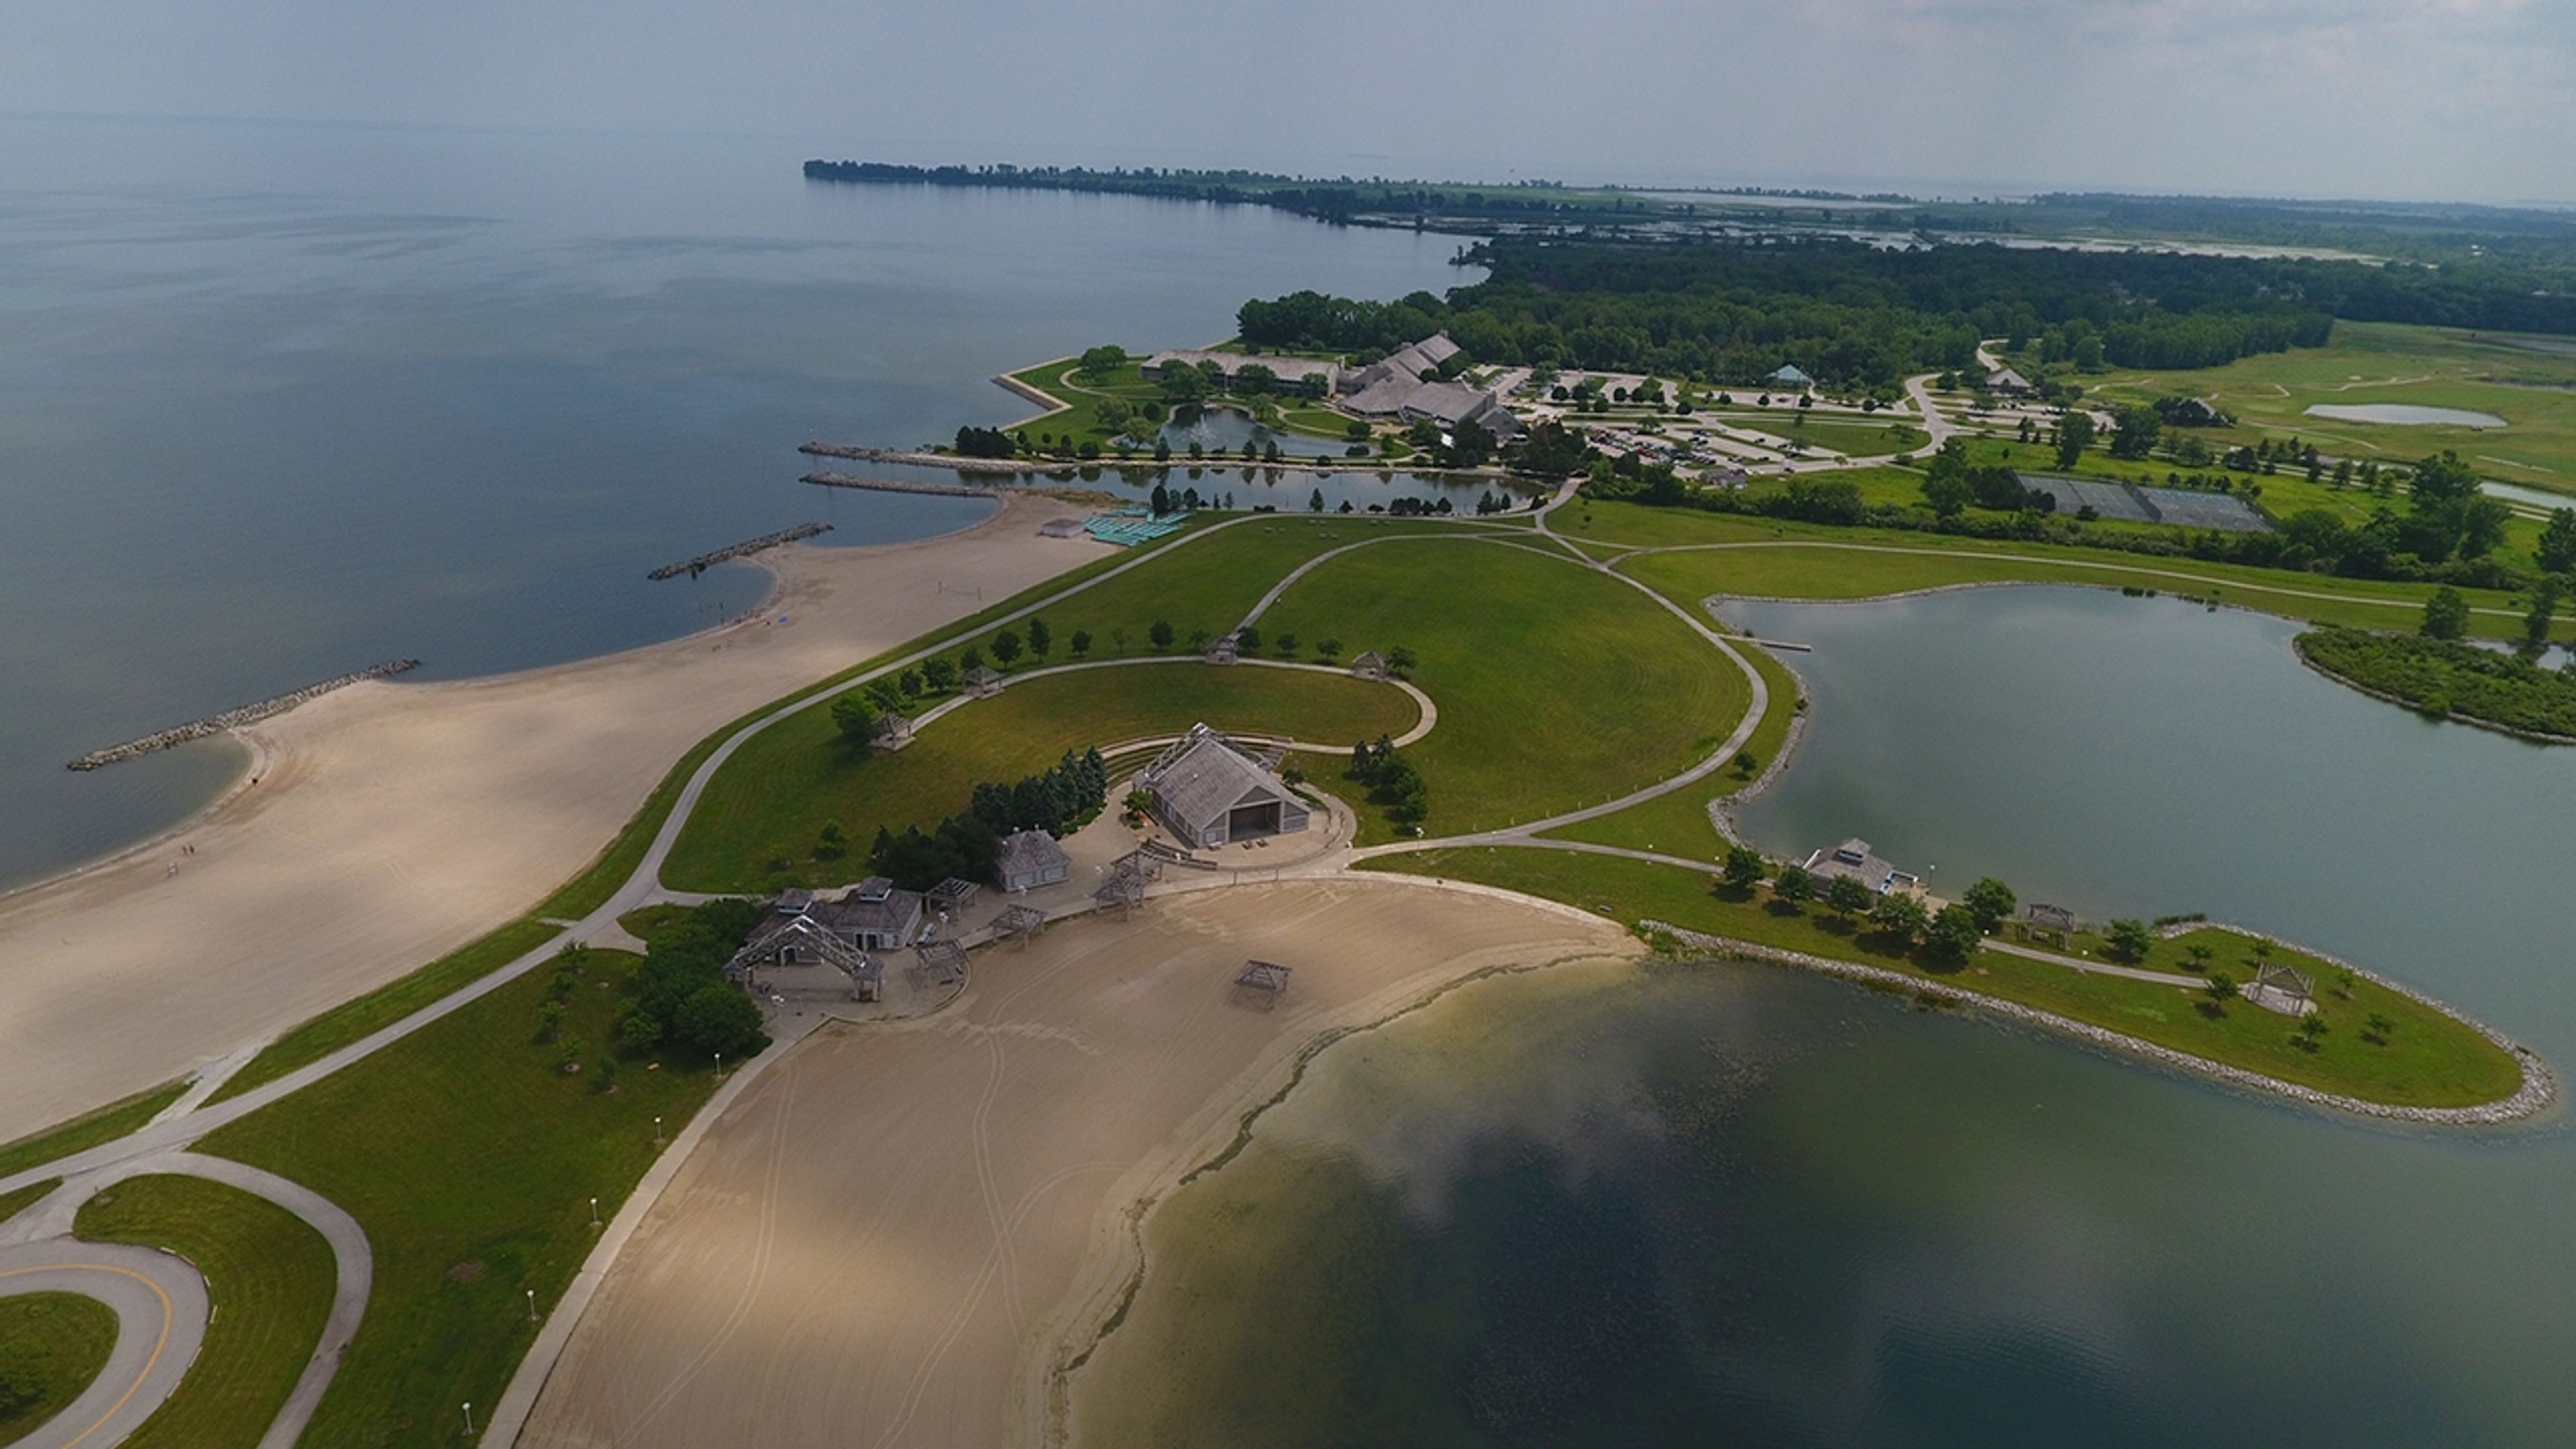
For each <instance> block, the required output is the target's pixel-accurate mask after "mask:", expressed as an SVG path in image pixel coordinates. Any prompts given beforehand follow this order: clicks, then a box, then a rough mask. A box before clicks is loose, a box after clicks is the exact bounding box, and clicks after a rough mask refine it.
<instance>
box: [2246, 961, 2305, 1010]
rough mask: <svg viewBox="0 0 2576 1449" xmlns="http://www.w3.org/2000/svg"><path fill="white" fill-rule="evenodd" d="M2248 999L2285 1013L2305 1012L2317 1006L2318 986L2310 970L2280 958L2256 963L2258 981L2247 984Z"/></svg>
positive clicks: (2255, 969)
mask: <svg viewBox="0 0 2576 1449" xmlns="http://www.w3.org/2000/svg"><path fill="white" fill-rule="evenodd" d="M2245 999H2246V1000H2248V1001H2250V1002H2253V1003H2254V1004H2255V1005H2256V1006H2259V1007H2261V1008H2263V1009H2264V1010H2265V1011H2277V1012H2279V1013H2281V1014H2282V1015H2283V1016H2305V1015H2307V1014H2308V1013H2309V1012H2311V1011H2314V1010H2316V1009H2317V1000H2316V986H2315V983H2313V982H2311V981H2309V980H2308V973H2306V972H2304V971H2302V970H2300V969H2299V968H2298V967H2296V966H2284V965H2282V964H2281V963H2280V962H2278V961H2264V962H2259V963H2257V964H2256V966H2255V967H2254V984H2253V985H2251V986H2248V987H2246V988H2245Z"/></svg>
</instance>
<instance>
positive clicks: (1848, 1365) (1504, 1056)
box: [1082, 589, 2576, 1446]
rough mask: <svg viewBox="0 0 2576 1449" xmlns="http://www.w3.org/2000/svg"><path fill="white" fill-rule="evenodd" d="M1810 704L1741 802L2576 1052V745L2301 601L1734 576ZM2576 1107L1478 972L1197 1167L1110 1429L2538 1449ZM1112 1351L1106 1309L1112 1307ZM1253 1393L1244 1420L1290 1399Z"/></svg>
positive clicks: (1160, 1227) (1694, 977)
mask: <svg viewBox="0 0 2576 1449" xmlns="http://www.w3.org/2000/svg"><path fill="white" fill-rule="evenodd" d="M1727 612H1728V615H1729V617H1730V618H1731V619H1733V620H1734V621H1735V622H1738V623H1742V624H1745V625H1747V626H1749V627H1751V628H1753V629H1754V630H1755V631H1756V632H1758V633H1760V634H1762V635H1763V636H1765V637H1776V638H1787V639H1794V640H1798V641H1801V642H1806V643H1811V644H1813V645H1815V646H1816V652H1815V653H1814V654H1812V655H1799V656H1796V657H1795V658H1794V659H1793V660H1792V661H1791V662H1792V664H1793V665H1794V667H1796V668H1797V669H1799V670H1800V671H1801V673H1802V674H1803V675H1804V676H1805V678H1806V681H1807V688H1808V692H1809V695H1810V698H1811V699H1812V700H1813V701H1814V705H1813V713H1814V723H1813V727H1812V729H1811V732H1810V735H1809V738H1808V742H1807V744H1806V746H1805V747H1804V752H1803V753H1802V755H1801V756H1800V758H1799V759H1798V761H1797V763H1796V764H1795V766H1794V767H1793V768H1792V769H1791V770H1790V772H1789V773H1788V774H1787V775H1786V776H1785V777H1784V779H1783V781H1782V782H1781V783H1780V784H1779V786H1777V787H1776V788H1775V791H1774V792H1773V794H1772V795H1771V796H1770V797H1769V798H1768V799H1765V800H1763V801H1760V802H1757V803H1756V804H1754V805H1752V806H1749V807H1748V808H1747V809H1746V810H1744V811H1743V812H1742V819H1743V821H1744V823H1745V825H1746V826H1747V828H1748V829H1749V830H1750V831H1751V833H1752V834H1753V835H1754V836H1755V837H1756V838H1757V839H1758V840H1760V842H1761V843H1762V844H1763V845H1765V846H1766V847H1767V848H1770V849H1772V850H1774V851H1782V852H1785V851H1787V850H1790V849H1792V848H1804V847H1806V846H1808V845H1812V844H1814V843H1816V842H1818V841H1823V840H1833V839H1839V838H1841V837H1842V836H1844V835H1846V834H1860V835H1864V836H1867V837H1868V838H1870V839H1871V840H1873V841H1874V842H1876V843H1877V844H1878V846H1879V848H1880V849H1881V851H1882V852H1883V853H1884V854H1886V855H1888V856H1890V857H1891V858H1893V859H1895V860H1896V861H1898V862H1899V863H1901V864H1903V863H1911V864H1917V865H1923V866H1927V867H1928V866H1933V865H1937V866H1938V867H1939V870H1938V874H1937V875H1936V877H1935V880H1936V882H1937V881H1938V880H1944V879H1949V880H1956V881H1965V880H1969V879H1973V878H1974V877H1975V876H1976V875H1978V874H1983V873H1988V872H1991V873H1994V874H1998V875H2001V876H2003V877H2005V878H2006V879H2007V880H2010V881H2012V882H2013V883H2014V884H2015V885H2016V886H2017V887H2019V888H2021V890H2022V894H2023V897H2024V899H2032V898H2039V899H2054V900H2059V901H2062V902H2064V903H2066V904H2069V905H2072V906H2075V907H2077V908H2078V909H2080V910H2083V911H2085V912H2087V913H2088V914H2107V913H2111V912H2117V913H2120V914H2130V913H2137V914H2153V913H2158V912H2162V911H2168V910H2189V909H2205V910H2207V911H2209V912H2210V913H2211V914H2213V915H2216V916H2220V917H2223V918H2228V919H2233V920H2237V921H2240V922H2243V923H2246V924H2249V925H2253V926H2257V927H2261V928H2265V929H2270V930H2274V931H2278V932H2281V933H2284V934H2287V935H2291V936H2294V937H2297V938H2299V939H2302V940H2305V941H2308V942H2312V943H2314V944H2316V945H2318V946H2321V947H2324V948H2325V949H2328V950H2331V951H2335V952H2337V953H2339V954H2343V955H2346V956H2349V957H2351V958H2353V959H2355V960H2357V961H2359V962H2362V963H2363V964H2366V965H2369V966H2372V967H2374V968H2376V969H2379V970H2382V971H2386V972H2389V973H2391V974H2394V975H2397V976H2400V977H2403V978H2405V979H2407V980H2409V981H2412V982H2415V983H2417V984H2419V985H2422V986H2426V987H2429V988H2430V989H2432V990H2434V991H2435V992H2437V993H2439V994H2441V995H2443V996H2445V997H2446V998H2448V999H2450V1000H2452V1001H2453V1002H2455V1003H2458V1004H2460V1005H2463V1006H2465V1007H2467V1008H2469V1009H2471V1010H2473V1011H2475V1012H2477V1013H2479V1014H2481V1015H2483V1016H2485V1017H2487V1018H2489V1019H2490V1020H2493V1021H2495V1022H2496V1023H2498V1024H2499V1025H2501V1026H2503V1027H2505V1028H2506V1029H2507V1030H2508V1031H2511V1032H2513V1033H2514V1034H2515V1035H2517V1036H2519V1037H2521V1038H2522V1039H2524V1040H2525V1041H2527V1042H2529V1043H2531V1044H2532V1045H2534V1046H2535V1047H2536V1048H2538V1049H2539V1050H2540V1051H2542V1052H2543V1053H2544V1054H2545V1055H2547V1056H2549V1057H2551V1058H2552V1059H2553V1060H2555V1061H2557V1062H2559V1063H2562V1064H2564V1063H2568V1062H2570V1061H2576V1001H2571V999H2570V995H2569V993H2568V992H2567V991H2566V989H2565V973H2566V959H2567V958H2566V952H2565V949H2564V944H2563V943H2564V941H2565V935H2566V933H2565V927H2564V920H2563V911H2561V910H2560V908H2559V904H2558V903H2559V902H2560V901H2561V900H2563V898H2564V892H2563V890H2562V889H2560V887H2559V884H2558V882H2559V881H2560V878H2561V876H2562V875H2563V870H2564V862H2565V860H2566V859H2567V858H2568V856H2569V848H2570V846H2571V845H2576V840H2571V834H2576V827H2571V826H2570V825H2569V823H2568V822H2570V821H2571V820H2576V752H2564V751H2562V752H2550V751H2544V750H2540V749H2537V748H2535V747H2532V746H2528V745H2523V744H2521V743H2519V742H2516V741H2513V740H2510V739H2506V738H2503V737H2500V736H2495V735H2491V734H2486V733H2483V732H2480V731H2475V730H2470V729H2465V728H2461V727H2456V726H2443V725H2435V724H2429V723H2427V722H2425V721H2422V720H2420V719H2418V718H2416V717H2415V716H2413V715H2411V714H2408V713H2407V712H2405V711H2403V710H2398V709H2393V708H2391V707H2389V706H2386V705H2382V704H2379V703H2378V702H2376V701H2373V700H2369V699H2367V698H2364V697H2362V696H2360V695H2357V694H2353V693H2351V692H2350V691H2347V690H2344V689H2341V688H2340V687H2338V686H2336V685H2333V684H2332V683H2330V682H2328V681H2326V680H2324V679H2321V678H2319V677H2317V676H2315V675H2313V674H2311V673H2309V672H2308V671H2306V670H2304V669H2302V668H2301V667H2299V666H2298V664H2297V663H2296V662H2295V660H2294V659H2293V658H2292V657H2291V655H2290V653H2289V650H2288V647H2287V638H2288V635H2289V634H2290V633H2292V632H2294V626H2291V625H2289V624H2286V623H2283V622H2280V621H2276V620H2272V619H2267V618H2263V617H2260V616H2255V615H2249V614H2242V613H2238V612H2234V611H2221V612H2218V613H2209V612H2206V611H2203V610H2201V609H2198V608H2196V607H2193V606H2190V605H2186V604H2182V603H2179V602H2177V601H2174V600H2170V599H2154V600H2147V599H2123V598H2121V597H2119V596H2118V595H2116V594H2111V593H2107V592H2098V591H2085V590H2072V589H1998V590H1978V591H1971V592H1965V593H1955V594H1946V595H1939V596H1932V597H1926V598H1921V599H1913V600H1902V601H1890V602H1886V603H1880V604H1865V605H1841V606H1814V605H1808V606H1797V605H1779V606H1774V605H1761V606H1737V607H1731V608H1730V609H1729V610H1728V611H1727ZM2571 1200H2576V1143H2572V1142H2571V1141H2570V1139H2569V1136H2568V1134H2567V1132H2566V1127H2565V1118H2564V1115H2563V1113H2562V1114H2560V1115H2558V1116H2556V1117H2553V1118H2551V1119H2548V1120H2544V1121H2543V1122H2540V1123H2538V1124H2532V1125H2526V1126H2523V1127H2519V1128H2514V1129H2508V1130H2499V1131H2492V1132H2457V1131H2454V1132H2432V1131H2422V1130H2409V1129H2392V1128H2386V1127H2378V1126H2370V1125H2364V1124H2360V1123H2356V1122H2351V1121H2346V1120H2343V1119H2340V1118H2335V1117H2330V1116H2327V1115H2324V1114H2321V1113H2317V1112H2314V1111H2310V1110H2306V1109H2301V1108H2297V1107H2293V1106H2290V1105H2287V1104H2284V1103H2277V1102H2273V1101H2269V1100H2258V1099H2253V1098H2249V1097H2245V1096H2240V1095H2238V1094H2235V1093H2232V1092H2229V1091H2226V1090H2223V1089H2220V1088H2217V1087H2213V1086H2210V1085H2207V1084H2204V1083H2201V1082H2198V1081H2195V1080H2191V1079H2186V1078H2182V1077H2179V1076H2174V1075H2169V1074H2166V1073H2164V1072H2161V1071H2156V1070H2152V1069H2148V1068H2144V1067H2140V1066H2136V1065H2132V1064H2129V1063H2127V1062H2123V1061H2119V1060H2116V1059H2111V1058H2107V1057H2104V1056H2101V1055H2097V1054H2095V1053H2093V1052H2091V1051H2089V1050H2086V1049H2084V1048H2081V1047H2079V1046H2076V1045H2074V1044H2072V1043H2069V1042H2065V1041H2061V1040H2057V1039H2054V1038H2050V1037H2045V1036H2041V1035H2037V1034H2033V1033H2027V1032H2023V1031H2019V1030H2014V1029H2005V1028H2000V1027H1997V1026H1994V1025H1992V1024H1989V1023H1986V1022H1983V1021H1980V1020H1977V1019H1975V1018H1974V1017H1968V1016H1954V1015H1949V1014H1924V1013H1921V1012H1917V1011H1914V1010H1911V1009H1909V1008H1908V1007H1907V1006H1906V1005H1905V1004H1904V1003H1902V1002H1899V1001H1895V1000H1891V999H1889V998H1885V997H1880V996H1875V995H1872V994H1870V993H1867V992H1864V991H1861V990H1858V989H1856V988H1853V987H1849V986H1845V985H1841V984H1837V983H1833V982H1827V981H1823V980H1819V979H1813V978H1806V977H1801V976H1796V975H1793V974H1789V973H1785V972H1781V971H1777V970H1773V969H1768V968H1758V967H1746V966H1726V965H1720V966H1712V967H1704V968H1696V969H1690V970H1673V969H1664V970H1650V971H1628V972H1624V973H1622V972H1617V971H1603V972H1595V973H1592V974H1590V975H1589V976H1584V975H1576V974H1564V975H1560V976H1557V977H1554V978H1551V977H1525V978H1514V979H1506V980H1500V981H1493V982H1487V983H1482V984H1479V985H1478V986H1476V987H1473V988H1470V989H1469V990H1466V991H1463V992H1460V993H1458V994H1456V995H1454V996H1453V997H1451V998H1449V999H1448V1000H1447V1001H1446V1002H1444V1003H1442V1004H1441V1006H1439V1007H1437V1008H1435V1009H1434V1010H1432V1011H1429V1012H1426V1013H1423V1014H1421V1015H1420V1016H1417V1017H1415V1018H1410V1019H1408V1020H1406V1021H1404V1022H1400V1023H1398V1024H1396V1025H1395V1026H1393V1027H1390V1028H1388V1029H1385V1030H1383V1031H1380V1032H1377V1033H1372V1034H1368V1035H1365V1036H1362V1037H1356V1038H1352V1039H1349V1040H1347V1041H1345V1042H1343V1043H1341V1044H1338V1045H1336V1046H1334V1047H1333V1048H1331V1049H1329V1050H1327V1051H1326V1052H1325V1053H1323V1054H1322V1055H1321V1056H1320V1057H1319V1058H1318V1060H1317V1063H1316V1066H1315V1070H1314V1071H1313V1072H1312V1073H1311V1074H1310V1076H1309V1080H1308V1084H1307V1085H1306V1086H1304V1087H1301V1088H1300V1089H1299V1090H1298V1092H1297V1093H1295V1094H1292V1095H1291V1097H1290V1098H1289V1099H1288V1101H1287V1103H1286V1105H1285V1107H1283V1108H1282V1109H1281V1110H1280V1111H1278V1112H1277V1113H1276V1114H1275V1115H1274V1116H1272V1117H1269V1118H1265V1119H1264V1120H1263V1122H1262V1124H1261V1126H1260V1128H1259V1130H1258V1131H1257V1132H1256V1135H1255V1140H1254V1145H1253V1147H1252V1149H1251V1150H1249V1151H1247V1152H1246V1153H1245V1154H1244V1155H1243V1156H1241V1157H1240V1158H1238V1159H1237V1160H1236V1161H1235V1162H1234V1163H1233V1164H1231V1165H1229V1166H1228V1167H1226V1168H1225V1169H1223V1170H1222V1171H1220V1172H1217V1173H1215V1174H1212V1175H1211V1176H1209V1177H1208V1178H1205V1179H1203V1180H1202V1181H1201V1182H1200V1183H1198V1184H1196V1185H1194V1186H1192V1187H1191V1188H1189V1189H1186V1190H1184V1191H1182V1192H1181V1193H1179V1194H1176V1195H1175V1196H1174V1197H1173V1198H1172V1199H1171V1200H1170V1202H1169V1205H1168V1206H1167V1207H1166V1208H1165V1209H1163V1211H1162V1212H1161V1213H1160V1214H1159V1215H1158V1216H1157V1218H1156V1219H1155V1221H1154V1223H1153V1224H1152V1227H1151V1239H1150V1241H1151V1243H1152V1245H1153V1248H1154V1251H1155V1252H1156V1254H1157V1257H1156V1258H1155V1260H1154V1262H1155V1269H1154V1272H1153V1274H1152V1275H1151V1276H1150V1277H1149V1279H1148V1286H1147V1288H1146V1291H1145V1292H1144V1294H1143V1295H1142V1296H1141V1298H1140V1299H1139V1301H1138V1302H1137V1304H1136V1305H1135V1308H1134V1310H1133V1311H1132V1312H1131V1314H1130V1316H1129V1318H1128V1321H1127V1324H1126V1325H1125V1326H1124V1327H1122V1328H1121V1329H1120V1330H1119V1332H1118V1333H1117V1334H1114V1335H1112V1336H1111V1338H1110V1339H1109V1340H1108V1341H1107V1344H1106V1345H1105V1346H1104V1347H1103V1349H1102V1350H1101V1352H1100V1354H1099V1356H1098V1357H1097V1359H1096V1360H1095V1364H1096V1367H1097V1369H1098V1374H1097V1377H1096V1378H1088V1379H1086V1380H1084V1381H1083V1391H1084V1393H1083V1399H1082V1402H1083V1404H1084V1413H1085V1419H1084V1425H1085V1428H1086V1430H1098V1431H1100V1432H1099V1433H1098V1434H1097V1435H1095V1436H1094V1437H1093V1438H1092V1439H1091V1440H1090V1441H1089V1442H1093V1443H1103V1442H1135V1443H1150V1442H1209V1443H1213V1442H1225V1443H1231V1444H1239V1445H1258V1444H1265V1443H1277V1444H1290V1443H1354V1444H1356V1443H1394V1442H1404V1443H1415V1444H1457V1445H1518V1444H1532V1445H1536V1444H1550V1445H1558V1444H1568V1445H1590V1444H1602V1445H1608V1444H1623V1443H1682V1442H1689V1443H1728V1444H1736V1443H1743V1444H1757V1445H1762V1444H1784V1445H1804V1444H1817V1445H1823V1444H1834V1445H1870V1446H1877V1445H1885V1446H1915V1445H1961V1446H1968V1445H1977V1446H1993V1445H2031V1446H2040V1445H2062V1444H2094V1443H2103V1444H2185V1443H2188V1444H2216V1445H2247V1446H2252V1445H2269V1444H2280V1443H2334V1444H2347V1445H2374V1446H2375V1445H2389V1446H2398V1445H2416V1444H2424V1443H2442V1444H2481V1445H2483V1444H2496V1445H2519V1444H2542V1443H2554V1442H2562V1441H2563V1428H2564V1424H2565V1423H2566V1421H2567V1417H2568V1415H2569V1414H2570V1413H2571V1412H2576V1384H2571V1382H2570V1381H2569V1380H2568V1378H2567V1376H2566V1375H2565V1374H2564V1373H2563V1372H2561V1371H2560V1370H2561V1364H2560V1359H2561V1357H2562V1356H2563V1345H2564V1344H2565V1343H2566V1342H2568V1341H2569V1340H2570V1337H2571V1335H2576V1244H2571V1241H2570V1239H2569V1235H2568V1234H2567V1233H2566V1231H2565V1226H2566V1209H2565V1204H2566V1203H2567V1202H2569V1201H2571ZM1122 1340H1123V1341H1122ZM1272 1425H1276V1426H1277V1427H1276V1428H1275V1429H1274V1428H1273V1427H1271V1426H1272Z"/></svg>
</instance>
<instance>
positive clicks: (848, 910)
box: [804, 875, 926, 951]
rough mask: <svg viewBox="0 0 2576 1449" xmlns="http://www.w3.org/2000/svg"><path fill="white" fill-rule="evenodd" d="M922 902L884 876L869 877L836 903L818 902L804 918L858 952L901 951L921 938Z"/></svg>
mask: <svg viewBox="0 0 2576 1449" xmlns="http://www.w3.org/2000/svg"><path fill="white" fill-rule="evenodd" d="M923 901H924V897H923V896H922V894H921V892H919V891H907V890H899V889H897V888H896V887H895V883H894V882H893V881H890V880H888V879H886V878H885V877H884V876H881V875H879V876H870V877H868V878H867V879H866V880H863V881H861V882H859V883H858V884H857V885H854V886H852V887H850V888H849V889H848V890H846V891H844V892H842V893H841V895H840V897H839V898H838V899H836V900H826V899H819V898H818V899H816V900H815V901H814V902H813V903H812V904H811V905H809V906H807V907H806V908H805V911H804V915H805V917H806V918H807V919H809V920H812V921H816V922H819V923H821V924H822V925H824V926H827V927H829V928H830V929H831V930H832V931H833V933H834V934H836V935H838V936H840V937H841V938H842V939H843V940H845V941H847V942H849V943H850V944H851V945H852V946H855V947H857V948H858V949H859V950H862V951H900V950H902V949H903V948H904V947H906V946H909V945H911V944H912V943H913V941H914V940H915V939H917V938H918V937H919V936H920V935H921V927H922V918H923V916H924V915H925V914H926V910H925V907H924V905H923Z"/></svg>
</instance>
